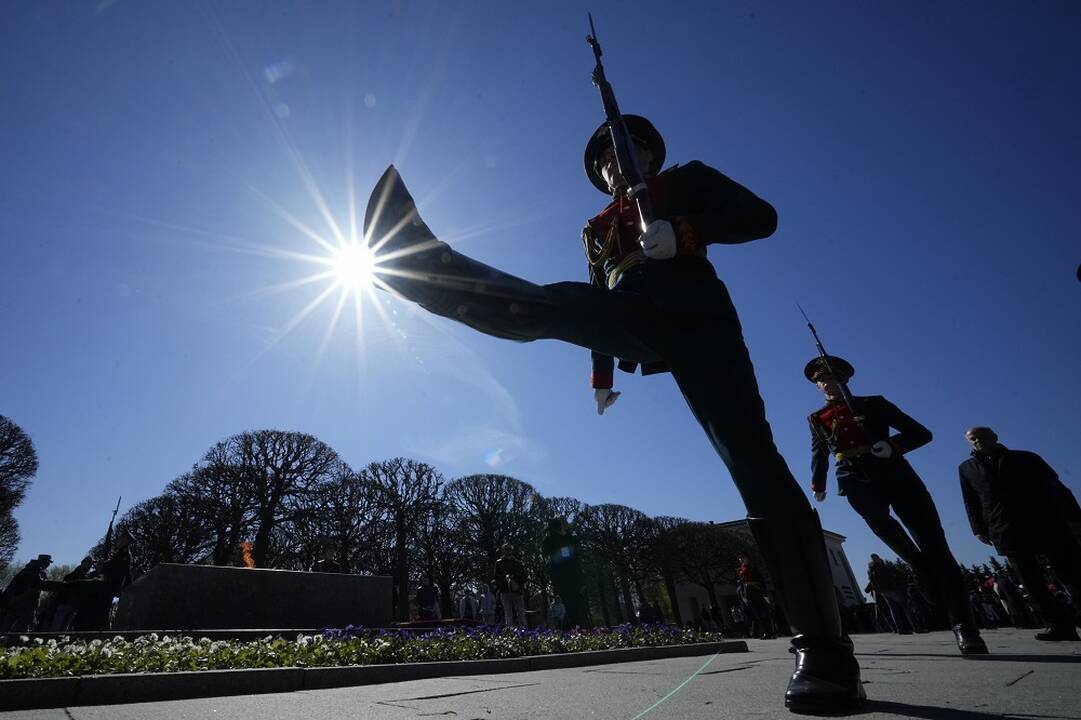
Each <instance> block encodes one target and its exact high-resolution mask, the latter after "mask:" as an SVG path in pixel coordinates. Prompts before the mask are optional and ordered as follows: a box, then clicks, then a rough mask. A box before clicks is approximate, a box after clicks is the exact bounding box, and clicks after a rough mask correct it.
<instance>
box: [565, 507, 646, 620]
mask: <svg viewBox="0 0 1081 720" xmlns="http://www.w3.org/2000/svg"><path fill="white" fill-rule="evenodd" d="M576 524H577V525H578V527H579V528H580V529H581V533H582V542H583V544H584V545H585V546H586V547H587V548H589V549H590V550H592V551H593V553H594V554H595V555H596V556H598V557H600V558H603V559H604V560H606V561H607V562H608V563H609V564H610V566H611V568H612V570H613V572H614V574H615V578H614V579H616V580H617V581H618V583H619V590H620V591H621V592H622V595H623V603H624V606H625V612H626V617H627V618H628V619H629V620H631V621H632V622H633V620H634V617H635V616H634V599H633V597H632V595H631V585H632V584H638V581H639V579H640V577H641V574H642V572H643V571H644V570H645V568H646V567H648V556H647V544H648V542H649V536H650V533H649V517H647V516H646V514H645V513H643V512H640V511H638V510H635V509H634V508H630V507H627V506H626V505H612V504H605V505H587V506H586V507H585V508H583V509H582V511H581V512H580V513H579V514H578V517H577V523H576ZM640 599H641V598H640Z"/></svg>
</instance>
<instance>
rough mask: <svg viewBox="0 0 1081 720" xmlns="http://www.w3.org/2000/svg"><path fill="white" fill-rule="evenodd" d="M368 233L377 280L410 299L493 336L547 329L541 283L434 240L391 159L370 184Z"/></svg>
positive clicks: (528, 336)
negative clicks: (498, 267) (372, 184)
mask: <svg viewBox="0 0 1081 720" xmlns="http://www.w3.org/2000/svg"><path fill="white" fill-rule="evenodd" d="M364 235H365V238H366V239H367V242H368V245H369V246H370V247H371V248H372V250H373V252H374V253H375V271H376V276H377V277H378V279H379V281H380V282H381V283H382V284H385V285H387V286H389V287H390V288H392V289H393V290H394V291H396V292H397V293H398V294H400V295H402V296H403V297H405V298H406V299H407V300H412V301H413V302H415V303H417V304H419V305H421V306H422V307H424V308H425V309H426V310H428V311H430V312H433V313H435V314H436V315H441V316H443V317H446V318H450V319H452V320H457V321H459V322H462V323H465V324H466V325H469V326H471V327H473V328H475V329H477V330H480V331H481V332H483V333H486V334H488V335H494V336H496V337H501V338H506V339H510V340H520V341H525V340H535V339H537V338H539V337H541V335H542V334H543V331H544V328H545V318H544V314H545V309H546V307H547V298H546V296H545V293H544V289H543V288H542V287H541V286H539V285H535V284H533V283H530V282H527V281H525V280H522V279H521V278H518V277H515V276H513V275H510V274H508V273H505V272H503V271H501V270H497V269H496V268H493V267H491V266H488V265H485V264H484V263H480V262H477V261H476V260H473V259H472V258H469V257H466V256H465V255H462V254H461V253H459V252H457V251H455V250H453V249H451V247H450V246H449V245H447V244H446V243H445V242H442V241H441V240H439V239H438V238H436V236H435V235H434V234H433V233H432V231H431V230H429V229H428V226H427V225H426V224H425V223H424V221H423V220H421V218H420V215H419V214H418V213H417V207H416V204H415V203H414V201H413V197H412V196H411V195H410V194H409V191H408V190H407V189H406V187H405V183H403V182H402V178H401V175H399V174H398V170H397V169H396V168H395V167H394V166H393V165H391V166H390V167H388V168H387V169H386V172H384V173H383V175H382V177H380V178H379V182H377V183H376V185H375V189H374V190H372V194H371V197H370V198H369V200H368V207H367V210H366V212H365V214H364Z"/></svg>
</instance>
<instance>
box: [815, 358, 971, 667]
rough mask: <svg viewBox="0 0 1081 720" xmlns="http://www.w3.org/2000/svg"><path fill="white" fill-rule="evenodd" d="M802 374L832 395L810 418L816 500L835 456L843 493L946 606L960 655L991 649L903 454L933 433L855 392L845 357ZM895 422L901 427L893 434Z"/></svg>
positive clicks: (931, 507)
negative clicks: (986, 642)
mask: <svg viewBox="0 0 1081 720" xmlns="http://www.w3.org/2000/svg"><path fill="white" fill-rule="evenodd" d="M803 374H804V375H805V376H806V378H807V379H808V380H810V381H811V382H813V383H814V384H815V385H817V386H818V389H819V390H820V391H821V392H822V394H823V395H824V396H825V398H826V404H825V406H824V407H822V408H819V409H818V410H816V411H815V412H813V413H811V415H810V416H809V417H808V418H807V420H808V422H809V423H810V426H811V475H812V477H811V489H812V491H813V492H814V495H815V499H816V500H818V501H819V502H822V501H823V500H825V499H826V475H827V473H828V472H829V456H830V455H833V457H834V460H835V461H836V469H837V470H836V475H837V494H838V495H843V496H845V498H846V499H847V500H848V504H849V505H851V506H852V509H853V510H855V511H856V512H857V513H858V514H859V515H860V517H862V518H863V519H864V521H865V522H866V523H867V526H868V527H869V528H871V532H873V533H874V534H875V535H876V536H878V538H879V539H880V540H882V542H884V543H886V545H887V547H889V548H890V549H891V550H893V551H894V552H895V553H897V556H898V557H900V558H901V559H902V560H904V561H905V562H906V563H908V564H909V566H911V567H912V569H913V570H914V571H915V572H916V574H917V577H918V578H919V581H920V586H921V590H922V591H923V592H924V593H926V594H928V595H929V596H930V599H931V600H932V601H934V602H936V603H937V604H940V605H942V606H944V608H945V610H946V612H947V614H948V615H949V617H950V622H951V624H952V625H953V632H954V635H955V637H956V639H957V647H958V649H959V650H960V651H961V654H962V655H979V654H984V653H986V652H987V645H986V644H985V643H984V642H983V639H982V638H980V633H979V630H977V629H976V623H975V619H974V618H973V617H972V608H971V606H970V605H969V603H968V602H967V598H966V597H965V589H964V580H963V578H962V576H961V568H960V567H958V565H957V561H956V560H955V559H954V557H953V553H952V552H950V547H949V545H948V544H947V543H946V534H945V532H944V531H943V530H942V522H941V520H939V516H938V509H937V508H936V507H935V503H934V500H932V499H931V494H930V493H929V492H927V487H926V486H925V485H924V484H923V480H921V479H920V476H919V475H917V474H916V471H915V470H914V469H913V468H912V466H911V465H909V464H908V461H907V460H905V457H904V456H905V453H908V452H911V451H912V450H915V449H916V448H920V447H923V446H924V445H926V444H927V443H929V442H931V431H930V430H928V429H927V428H925V427H924V426H923V425H921V424H920V423H918V422H916V421H915V420H913V419H912V418H911V417H909V416H908V415H906V414H905V413H903V412H901V410H900V409H898V407H897V406H896V405H894V404H893V403H891V402H890V401H889V400H887V399H886V398H884V397H882V396H881V395H871V396H867V397H858V396H852V395H851V394H849V393H848V390H847V383H848V380H849V379H850V378H851V377H852V376H853V375H854V374H855V369H854V368H853V367H852V365H851V364H850V363H848V362H847V361H846V360H844V359H842V358H839V357H837V356H834V355H825V354H824V353H821V352H820V354H819V356H818V357H816V358H814V359H813V360H811V361H810V362H809V363H807V366H806V367H805V368H804V371H803ZM846 395H847V397H846ZM890 428H893V429H895V430H897V431H898V432H897V433H895V434H893V435H891V434H890ZM890 510H893V512H894V513H895V514H896V515H897V517H896V518H894V517H893V516H892V515H890ZM898 519H899V520H900V522H898ZM910 533H911V535H910Z"/></svg>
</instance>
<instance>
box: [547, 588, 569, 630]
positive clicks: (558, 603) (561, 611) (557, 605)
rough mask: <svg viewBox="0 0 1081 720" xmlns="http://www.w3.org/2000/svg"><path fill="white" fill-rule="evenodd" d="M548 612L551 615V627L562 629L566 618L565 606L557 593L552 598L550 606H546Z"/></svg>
mask: <svg viewBox="0 0 1081 720" xmlns="http://www.w3.org/2000/svg"><path fill="white" fill-rule="evenodd" d="M548 612H549V614H550V615H551V616H552V627H554V628H555V629H556V630H562V629H563V627H564V624H565V623H566V620H567V606H566V605H564V604H563V601H562V600H561V599H560V597H559V596H558V595H556V596H555V597H554V598H552V606H551V607H550V608H548Z"/></svg>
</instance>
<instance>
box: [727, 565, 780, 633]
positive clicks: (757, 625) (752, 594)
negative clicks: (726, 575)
mask: <svg viewBox="0 0 1081 720" xmlns="http://www.w3.org/2000/svg"><path fill="white" fill-rule="evenodd" d="M736 578H737V583H736V597H738V598H739V601H740V602H741V603H743V608H744V611H745V613H746V615H747V617H748V618H749V619H750V624H751V627H750V630H749V631H748V635H749V636H750V637H756V638H759V639H761V640H770V639H772V638H775V637H777V634H776V632H775V630H774V628H773V608H771V607H770V605H769V602H768V601H767V600H766V591H765V588H764V587H763V586H762V581H761V580H760V579H759V577H758V573H757V572H755V570H754V568H753V567H752V566H751V561H750V559H749V558H747V557H740V558H739V566H738V567H737V568H736Z"/></svg>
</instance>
